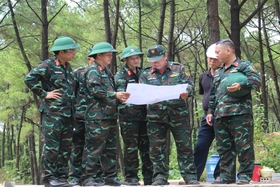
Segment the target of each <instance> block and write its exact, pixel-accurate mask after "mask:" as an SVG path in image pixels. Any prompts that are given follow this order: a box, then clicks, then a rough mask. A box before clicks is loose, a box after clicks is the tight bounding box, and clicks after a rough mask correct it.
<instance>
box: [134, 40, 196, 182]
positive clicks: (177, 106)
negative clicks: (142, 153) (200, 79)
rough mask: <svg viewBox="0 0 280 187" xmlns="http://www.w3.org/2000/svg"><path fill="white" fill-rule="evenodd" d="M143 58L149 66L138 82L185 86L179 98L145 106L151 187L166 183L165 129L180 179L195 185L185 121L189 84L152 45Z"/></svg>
mask: <svg viewBox="0 0 280 187" xmlns="http://www.w3.org/2000/svg"><path fill="white" fill-rule="evenodd" d="M147 56H148V61H149V62H150V63H151V64H152V67H148V68H146V69H145V70H144V71H143V73H142V74H141V75H140V79H139V82H140V83H144V84H151V85H157V86H160V85H177V84H188V86H187V88H186V91H185V92H183V93H182V94H181V95H180V98H178V99H174V100H167V101H162V102H158V103H155V104H149V105H148V106H147V120H148V123H147V127H148V137H149V141H150V158H151V161H152V163H153V180H154V182H153V183H152V185H167V184H168V182H167V179H168V166H167V165H166V163H165V161H166V156H165V152H166V135H167V130H168V129H170V131H171V132H172V134H173V137H174V140H175V142H176V147H177V155H178V165H179V168H180V172H181V175H182V177H183V179H184V180H185V182H186V184H199V183H198V181H197V176H196V168H195V164H194V158H193V151H192V143H191V126H190V124H189V122H188V120H187V119H188V115H189V113H188V105H187V102H186V99H187V98H188V97H190V96H192V95H193V81H192V79H191V77H190V75H189V74H187V73H186V72H185V67H184V66H183V65H182V64H180V63H177V62H169V61H167V54H166V53H165V50H164V48H163V46H161V45H155V46H152V47H150V48H148V49H147Z"/></svg>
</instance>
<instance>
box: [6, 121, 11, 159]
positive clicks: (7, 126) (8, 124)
mask: <svg viewBox="0 0 280 187" xmlns="http://www.w3.org/2000/svg"><path fill="white" fill-rule="evenodd" d="M10 127H11V125H10V119H8V123H7V125H6V136H7V143H5V142H4V143H5V144H4V145H5V146H7V150H8V158H7V159H8V160H13V137H11V133H10V132H11V131H10Z"/></svg>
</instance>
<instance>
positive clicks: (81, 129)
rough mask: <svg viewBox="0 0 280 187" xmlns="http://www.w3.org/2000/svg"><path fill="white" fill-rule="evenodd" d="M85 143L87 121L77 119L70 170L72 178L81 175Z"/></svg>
mask: <svg viewBox="0 0 280 187" xmlns="http://www.w3.org/2000/svg"><path fill="white" fill-rule="evenodd" d="M84 144H85V122H79V121H75V124H74V126H73V142H72V152H71V157H70V171H69V176H70V178H71V179H79V178H80V177H81V173H82V172H81V171H82V156H83V152H84Z"/></svg>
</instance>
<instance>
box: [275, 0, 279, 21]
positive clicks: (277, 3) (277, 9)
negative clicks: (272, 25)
mask: <svg viewBox="0 0 280 187" xmlns="http://www.w3.org/2000/svg"><path fill="white" fill-rule="evenodd" d="M274 5H275V12H276V15H277V17H278V20H279V25H280V8H279V1H278V0H274Z"/></svg>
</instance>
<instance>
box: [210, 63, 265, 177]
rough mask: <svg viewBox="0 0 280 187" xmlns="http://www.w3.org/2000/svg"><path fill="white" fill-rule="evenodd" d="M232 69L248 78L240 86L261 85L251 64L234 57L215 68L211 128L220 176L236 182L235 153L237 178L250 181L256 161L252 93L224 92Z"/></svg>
mask: <svg viewBox="0 0 280 187" xmlns="http://www.w3.org/2000/svg"><path fill="white" fill-rule="evenodd" d="M234 72H242V73H243V74H245V75H246V76H247V77H248V81H247V82H241V83H240V86H241V89H245V90H246V89H248V90H251V89H256V88H258V87H259V86H260V84H261V80H260V76H259V74H258V73H257V72H256V70H255V68H254V67H253V65H252V64H251V63H250V62H248V61H243V60H240V59H238V58H237V59H236V60H235V61H234V62H233V63H232V64H231V65H230V66H229V67H228V68H227V69H225V66H223V67H222V68H220V69H218V70H216V73H215V76H214V80H213V82H212V89H211V92H210V102H209V110H208V113H211V114H212V115H215V117H216V121H215V124H214V130H215V134H216V141H217V150H218V153H219V155H220V170H221V174H220V177H221V179H223V180H226V181H229V182H234V181H235V177H236V174H235V168H236V162H235V158H236V155H237V156H238V160H239V162H240V167H239V170H238V178H239V179H245V180H247V181H250V180H251V176H252V172H253V167H254V161H255V156H254V144H253V143H254V142H253V135H254V122H253V114H252V96H251V93H249V94H247V95H245V96H243V97H230V96H229V95H228V94H227V93H226V86H227V78H226V77H227V76H228V75H229V74H231V73H234Z"/></svg>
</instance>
